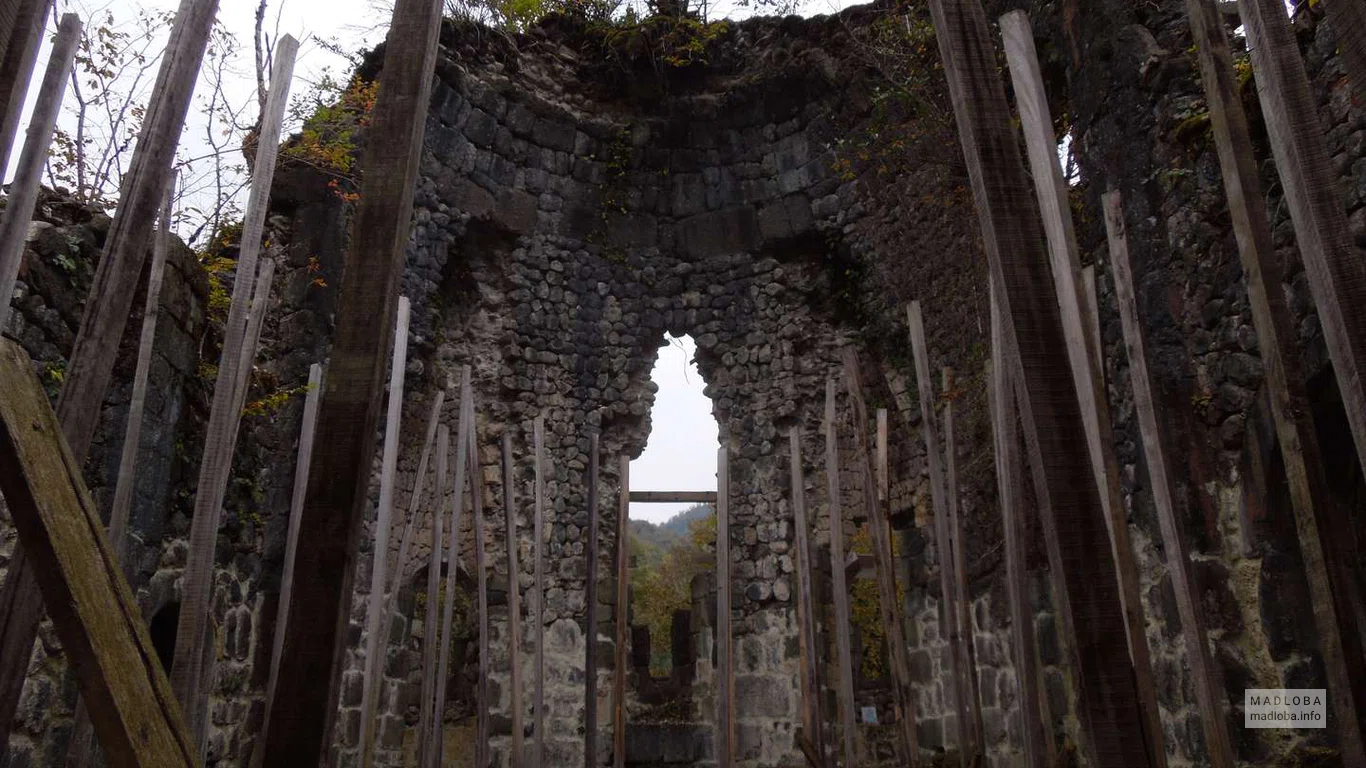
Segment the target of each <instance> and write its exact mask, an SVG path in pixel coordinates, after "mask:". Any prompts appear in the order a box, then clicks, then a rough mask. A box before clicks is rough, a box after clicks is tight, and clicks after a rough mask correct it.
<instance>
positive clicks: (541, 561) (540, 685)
mask: <svg viewBox="0 0 1366 768" xmlns="http://www.w3.org/2000/svg"><path fill="white" fill-rule="evenodd" d="M531 442H532V450H533V451H534V453H535V458H536V472H535V475H536V477H535V483H536V488H535V491H534V493H535V496H536V509H535V514H536V550H535V555H534V557H535V558H536V623H535V625H534V626H535V627H536V661H535V665H536V668H535V670H533V672H532V678H533V679H534V680H535V683H534V684H533V685H532V687H533V689H534V690H533V692H532V702H531V707H532V709H531V719H532V722H531V729H532V731H531V734H532V739H533V743H532V751H531V764H532V765H537V766H539V765H544V764H545V477H544V474H543V473H544V471H545V417H544V416H537V417H536V418H535V419H533V420H532V422H531Z"/></svg>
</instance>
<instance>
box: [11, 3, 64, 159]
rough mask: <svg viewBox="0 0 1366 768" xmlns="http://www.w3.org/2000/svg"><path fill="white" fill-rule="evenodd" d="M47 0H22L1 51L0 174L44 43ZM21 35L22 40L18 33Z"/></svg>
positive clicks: (12, 146) (21, 117)
mask: <svg viewBox="0 0 1366 768" xmlns="http://www.w3.org/2000/svg"><path fill="white" fill-rule="evenodd" d="M51 4H52V3H51V2H50V0H23V4H22V5H20V6H19V12H18V14H17V15H16V16H15V22H14V33H13V34H12V35H11V36H10V43H9V45H8V46H6V47H5V52H4V54H3V55H0V176H3V175H4V172H5V169H7V168H9V160H10V155H11V154H12V153H13V152H14V138H15V136H17V135H18V134H19V122H20V120H22V119H23V114H24V101H25V99H26V98H27V97H28V87H29V81H30V80H32V79H33V68H34V66H35V65H36V64H37V61H38V51H39V49H40V48H42V46H43V32H44V31H45V30H46V29H47V12H48V8H49V6H50V5H51ZM21 35H22V40H21V39H20V36H21Z"/></svg>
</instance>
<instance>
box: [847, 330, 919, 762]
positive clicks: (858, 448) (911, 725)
mask: <svg viewBox="0 0 1366 768" xmlns="http://www.w3.org/2000/svg"><path fill="white" fill-rule="evenodd" d="M844 376H845V382H846V384H847V386H848V390H849V400H850V403H851V405H852V406H853V412H854V450H855V452H856V455H857V457H858V465H859V469H860V471H861V473H862V475H863V507H864V512H865V513H866V515H867V517H868V530H869V533H870V534H871V538H872V546H873V561H874V564H875V576H876V579H877V586H878V597H879V600H878V608H879V616H880V618H881V619H882V625H883V628H884V630H885V631H886V632H887V655H888V657H889V658H888V661H889V662H890V663H889V664H888V667H889V668H890V669H891V673H892V674H891V676H892V701H893V707H894V710H895V718H896V724H897V734H898V736H899V737H900V738H899V740H898V744H897V746H898V749H899V751H900V753H901V764H902V765H907V766H912V768H914V766H916V765H919V764H920V745H919V743H918V741H917V738H916V732H915V726H916V722H915V691H914V690H912V689H911V660H910V656H909V655H908V654H909V652H910V648H909V645H908V644H907V643H906V629H905V624H903V623H902V618H901V610H900V608H901V600H900V599H898V597H897V590H896V562H895V560H894V559H893V558H892V537H891V533H890V531H889V530H888V527H889V526H890V525H891V520H889V519H884V517H883V514H882V505H880V504H879V503H878V501H877V489H876V487H875V486H876V485H877V483H876V482H875V480H874V473H873V462H872V455H871V452H870V451H869V450H868V406H867V405H866V404H865V402H864V399H863V384H862V383H861V382H860V380H859V373H858V358H857V357H856V356H855V354H854V350H853V348H851V347H846V348H845V350H844Z"/></svg>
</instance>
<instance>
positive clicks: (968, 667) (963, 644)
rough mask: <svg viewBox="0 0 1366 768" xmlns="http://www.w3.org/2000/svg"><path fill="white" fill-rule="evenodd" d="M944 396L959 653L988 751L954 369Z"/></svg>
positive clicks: (971, 709) (946, 374) (978, 742)
mask: <svg viewBox="0 0 1366 768" xmlns="http://www.w3.org/2000/svg"><path fill="white" fill-rule="evenodd" d="M941 375H942V380H941V381H942V391H943V393H944V488H945V490H947V491H948V493H946V494H945V497H946V499H947V501H948V507H949V541H950V542H952V552H951V556H952V557H953V607H954V614H955V616H954V620H955V621H956V622H957V623H958V637H959V644H958V653H959V662H960V663H961V665H962V670H963V674H962V680H963V682H965V683H967V694H968V702H967V703H968V717H969V720H968V727H970V728H972V743H973V744H974V745H975V750H974V751H975V752H976V753H985V752H986V749H987V740H986V732H985V730H984V729H983V726H982V697H981V693H980V691H978V688H977V649H976V647H975V643H974V641H973V638H972V636H973V630H972V592H971V591H970V590H969V589H968V552H967V548H968V544H967V540H966V539H965V538H964V536H965V535H966V534H965V532H964V530H963V520H962V518H961V517H959V514H958V444H957V442H956V441H955V439H954V437H955V434H954V420H953V401H954V399H955V395H954V389H955V387H954V380H953V369H952V368H949V367H945V368H943V369H942V371H941Z"/></svg>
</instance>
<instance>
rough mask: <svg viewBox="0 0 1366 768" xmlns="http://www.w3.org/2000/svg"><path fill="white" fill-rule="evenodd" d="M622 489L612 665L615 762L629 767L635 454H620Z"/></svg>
mask: <svg viewBox="0 0 1366 768" xmlns="http://www.w3.org/2000/svg"><path fill="white" fill-rule="evenodd" d="M618 474H619V475H620V476H621V490H620V492H619V493H618V501H617V537H616V538H617V541H616V544H617V546H616V550H617V551H616V556H615V557H614V558H613V561H614V562H615V563H616V565H617V600H616V621H615V624H616V628H617V641H616V647H615V648H614V658H613V662H614V663H613V665H612V765H614V766H615V767H616V768H626V644H627V642H628V641H629V639H630V632H629V629H630V627H629V626H628V622H629V621H630V615H631V606H630V580H631V551H630V547H629V546H627V544H628V542H629V541H630V538H631V528H630V521H631V457H630V456H625V455H623V456H622V457H621V458H620V466H619V468H618Z"/></svg>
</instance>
